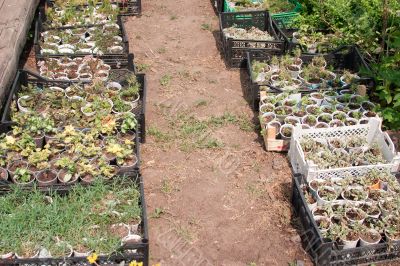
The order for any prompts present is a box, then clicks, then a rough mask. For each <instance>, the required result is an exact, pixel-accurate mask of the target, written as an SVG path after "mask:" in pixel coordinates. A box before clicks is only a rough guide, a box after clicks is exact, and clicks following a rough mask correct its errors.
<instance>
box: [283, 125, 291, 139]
mask: <svg viewBox="0 0 400 266" xmlns="http://www.w3.org/2000/svg"><path fill="white" fill-rule="evenodd" d="M292 131H293V128H291V127H282V128H281V132H282V135H283V136H284V137H286V138H291V137H292Z"/></svg>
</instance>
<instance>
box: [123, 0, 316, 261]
mask: <svg viewBox="0 0 400 266" xmlns="http://www.w3.org/2000/svg"><path fill="white" fill-rule="evenodd" d="M142 7H143V14H142V16H141V17H140V18H135V17H131V18H128V19H127V21H126V23H125V25H126V30H127V32H128V35H129V43H130V51H132V52H133V53H134V54H135V64H136V66H137V67H138V69H139V70H142V71H144V72H145V73H146V74H147V75H146V76H147V81H148V92H147V110H146V123H147V128H146V130H147V142H146V144H144V145H142V149H141V150H142V173H143V177H144V182H145V196H146V200H147V207H148V215H149V232H150V260H151V263H158V262H161V265H194V259H192V260H191V261H190V260H189V258H188V257H189V255H188V254H195V256H194V255H193V256H194V257H196V258H197V259H198V260H197V261H199V260H200V259H206V260H207V261H208V262H209V263H210V265H229V266H231V265H287V264H288V263H290V262H294V261H295V260H302V261H304V262H306V265H307V264H309V263H310V259H309V257H308V255H307V254H306V252H305V251H304V250H303V249H302V248H301V244H300V237H299V234H298V232H296V225H297V223H296V218H295V217H293V213H292V209H291V203H290V199H291V191H292V179H291V175H290V171H289V165H288V163H287V160H286V155H285V154H279V153H267V152H265V151H264V149H263V144H262V142H261V138H260V136H259V134H258V132H259V128H257V127H255V126H254V125H255V124H256V123H255V121H257V119H258V118H257V117H256V115H255V114H254V113H253V112H252V110H251V108H250V105H249V103H248V102H247V101H246V98H245V97H244V95H246V91H247V89H248V88H247V85H248V84H249V83H248V76H247V73H246V71H244V70H242V71H240V70H237V69H234V70H227V69H226V67H225V64H224V61H223V59H222V58H221V53H220V50H219V47H220V37H219V32H218V28H219V26H218V18H217V16H216V15H215V13H214V11H213V8H212V5H211V3H210V2H209V1H206V0H203V1H190V0H165V1H161V2H157V1H148V0H144V1H142ZM222 117H224V118H222ZM233 117H234V118H235V119H236V120H235V119H233ZM218 119H220V120H223V121H224V122H221V123H219V124H218V123H217V122H218V121H216V120H218ZM234 120H235V121H234ZM210 121H214V122H210ZM216 124H218V125H216ZM251 263H254V264H251ZM202 265H206V264H202Z"/></svg>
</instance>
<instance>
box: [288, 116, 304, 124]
mask: <svg viewBox="0 0 400 266" xmlns="http://www.w3.org/2000/svg"><path fill="white" fill-rule="evenodd" d="M284 122H285V124H290V125H292V126H295V125H297V124H300V119H299V118H298V117H295V116H287V117H285V119H284Z"/></svg>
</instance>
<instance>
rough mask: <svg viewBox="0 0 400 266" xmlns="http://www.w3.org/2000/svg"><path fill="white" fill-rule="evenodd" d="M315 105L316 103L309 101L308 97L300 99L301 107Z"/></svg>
mask: <svg viewBox="0 0 400 266" xmlns="http://www.w3.org/2000/svg"><path fill="white" fill-rule="evenodd" d="M316 104H317V102H316V101H315V100H313V99H311V98H310V97H309V96H303V97H301V105H303V106H309V105H316Z"/></svg>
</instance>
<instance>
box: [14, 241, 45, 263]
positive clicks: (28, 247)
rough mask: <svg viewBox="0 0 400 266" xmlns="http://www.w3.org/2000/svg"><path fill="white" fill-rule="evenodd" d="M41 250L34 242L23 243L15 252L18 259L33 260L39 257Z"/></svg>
mask: <svg viewBox="0 0 400 266" xmlns="http://www.w3.org/2000/svg"><path fill="white" fill-rule="evenodd" d="M39 252H40V248H39V247H38V246H37V244H36V243H33V242H32V241H21V242H20V243H19V245H18V246H17V249H16V250H15V257H17V259H33V258H37V257H38V256H39Z"/></svg>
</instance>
